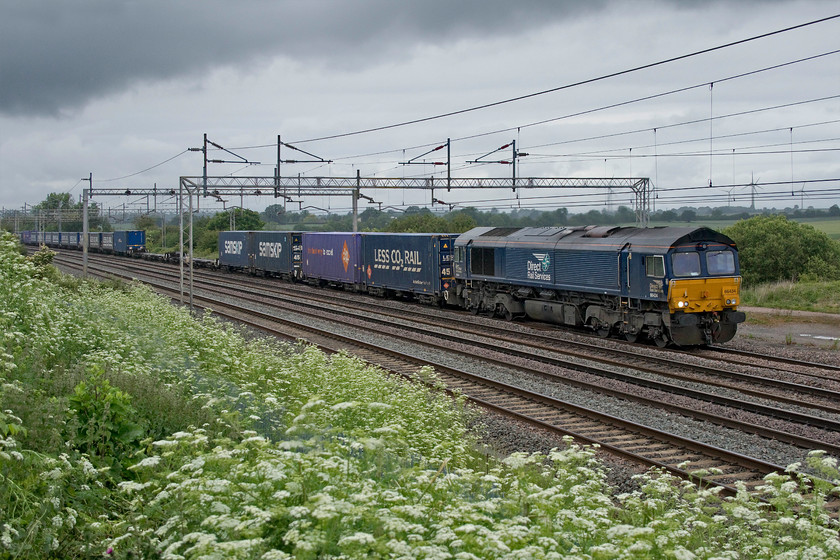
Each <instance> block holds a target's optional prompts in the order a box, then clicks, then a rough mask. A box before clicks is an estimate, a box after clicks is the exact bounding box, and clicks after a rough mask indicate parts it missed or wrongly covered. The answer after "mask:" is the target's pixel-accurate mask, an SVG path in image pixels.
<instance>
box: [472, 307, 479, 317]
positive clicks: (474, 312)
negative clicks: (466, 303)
mask: <svg viewBox="0 0 840 560" xmlns="http://www.w3.org/2000/svg"><path fill="white" fill-rule="evenodd" d="M478 311H479V307H478V306H477V305H475V306H473V307H470V313H472V314H473V315H478Z"/></svg>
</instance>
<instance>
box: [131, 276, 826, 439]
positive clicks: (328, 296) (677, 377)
mask: <svg viewBox="0 0 840 560" xmlns="http://www.w3.org/2000/svg"><path fill="white" fill-rule="evenodd" d="M138 270H140V269H138ZM197 277H198V279H199V280H198V282H199V283H201V282H202V281H207V282H212V283H214V284H215V285H226V286H228V287H231V288H234V287H236V286H239V287H247V288H248V289H253V288H254V287H255V286H259V287H260V291H261V293H262V294H263V295H265V296H272V297H273V298H277V300H278V301H282V302H284V303H287V304H293V305H303V304H310V305H312V306H314V307H318V306H323V305H329V306H332V307H335V306H336V305H341V306H342V308H343V309H344V310H345V312H346V313H347V314H352V315H354V316H362V315H364V316H366V317H368V319H369V320H371V321H377V322H379V323H380V324H386V322H387V321H388V320H394V321H397V322H399V321H400V320H403V319H404V318H405V313H406V312H405V310H404V309H399V308H394V307H393V305H391V304H390V303H389V302H382V301H380V300H376V299H373V298H371V297H368V296H364V295H359V294H347V293H344V292H337V291H332V290H330V291H325V290H313V289H311V288H308V287H301V286H293V285H290V284H282V285H281V284H278V282H276V281H271V280H268V281H266V280H262V279H259V278H253V277H242V276H240V275H235V276H234V275H220V274H210V273H199V274H198V275H197ZM374 312H375V316H374ZM378 317H381V318H385V319H378ZM490 323H492V324H487V322H484V323H482V324H481V325H480V326H477V325H476V319H475V318H474V317H473V316H471V315H467V314H464V313H458V312H451V313H446V314H445V316H443V317H442V316H440V314H435V312H434V311H433V310H430V309H429V308H427V307H425V306H420V305H415V306H412V307H411V328H414V329H415V330H417V331H418V332H423V333H427V334H428V332H429V331H428V330H427V331H423V330H422V329H421V328H420V327H418V326H415V325H426V326H427V328H428V329H430V330H432V331H437V332H438V333H450V332H451V333H453V335H452V336H457V337H458V338H463V339H468V340H470V342H471V344H474V345H481V344H482V342H480V341H481V340H485V341H486V340H488V339H489V340H490V342H485V343H483V344H484V345H485V346H487V345H494V344H495V342H494V341H498V343H499V344H495V346H496V347H497V348H498V349H501V348H505V345H509V344H516V345H518V346H519V347H521V348H526V349H528V350H520V351H518V352H516V351H514V350H510V351H509V353H511V354H519V355H522V354H524V353H527V352H528V351H531V352H546V353H551V354H553V355H557V354H559V355H562V356H564V357H566V358H568V360H566V361H565V362H564V363H560V362H561V360H559V359H557V358H554V359H553V360H551V362H552V363H554V364H557V365H564V366H565V367H569V368H572V369H577V370H579V371H586V372H591V368H585V367H582V366H578V365H576V364H577V363H578V362H579V361H580V360H585V361H587V362H597V363H600V364H602V365H604V366H611V367H614V368H622V367H630V366H629V364H632V370H633V372H634V375H633V376H629V375H621V374H617V373H609V374H605V375H607V376H609V377H611V378H613V379H621V380H623V381H625V382H628V383H636V384H639V385H644V386H647V387H654V386H656V387H657V388H658V389H664V390H666V391H668V392H673V393H678V394H684V395H688V394H690V393H691V394H693V395H694V396H695V397H696V396H698V392H697V391H691V390H690V387H691V386H692V385H696V384H701V385H702V386H703V387H708V386H715V387H719V388H721V389H726V390H730V391H732V392H737V394H738V397H737V398H738V399H742V396H743V395H749V396H751V397H754V398H755V399H757V400H764V401H770V402H775V403H780V404H784V405H788V406H791V407H796V409H799V410H802V409H815V410H821V411H824V412H828V413H835V412H836V411H837V410H838V409H840V375H838V376H837V377H836V378H832V377H830V374H826V373H823V369H822V368H821V365H820V364H804V363H802V362H797V365H800V366H802V367H800V368H799V370H798V371H796V372H791V371H787V370H785V371H784V373H785V375H786V376H790V375H791V374H792V373H796V375H798V376H799V377H801V378H802V379H801V381H800V382H791V381H785V380H782V379H778V378H774V377H772V376H768V372H769V373H770V374H772V372H773V371H779V370H780V369H781V368H780V367H778V366H774V365H770V366H768V367H759V366H749V365H745V364H742V363H738V364H732V365H731V366H727V367H720V366H711V365H704V364H701V363H690V362H688V361H687V357H692V356H693V354H692V353H691V352H684V351H656V350H653V349H646V350H647V351H648V352H647V353H645V354H641V353H640V352H639V348H638V346H636V347H632V345H631V347H628V345H626V344H622V343H619V344H614V345H611V346H610V347H605V346H604V345H602V344H601V343H600V340H599V341H598V342H597V343H596V342H580V341H574V340H568V339H565V338H563V339H559V338H557V335H556V331H555V332H551V331H543V330H541V329H533V328H527V329H526V330H525V331H524V332H520V331H517V330H513V329H512V328H511V327H510V326H508V325H506V324H505V323H503V322H500V321H492V322H490ZM497 325H502V326H497ZM537 355H539V354H534V356H537ZM692 359H693V361H694V362H698V360H697V358H696V357H694V358H692ZM705 361H706V362H709V361H711V360H710V359H708V358H706V359H705ZM790 362H791V360H783V363H790ZM734 365H737V366H738V367H739V368H741V369H742V370H746V371H741V372H739V371H737V369H736V368H735V367H733V366H734ZM830 367H831V366H826V369H828V368H830ZM635 372H642V373H646V374H653V375H655V376H658V377H663V378H668V379H671V380H673V381H674V382H677V383H679V384H681V385H682V387H679V386H678V385H672V386H671V389H668V388H667V387H665V385H664V384H656V383H653V382H650V381H648V380H645V379H644V378H641V377H639V376H638V375H635ZM814 379H816V380H825V381H827V383H823V385H827V386H820V384H819V381H818V382H817V383H813V382H810V381H811V380H814ZM704 400H706V401H708V402H718V403H722V399H720V398H716V397H709V398H705V399H704ZM747 406H748V404H747V403H745V404H744V405H743V406H742V407H741V408H745V407H747ZM753 411H755V412H759V411H763V412H764V413H767V411H768V408H767V407H763V406H762V405H757V406H755V407H753ZM770 415H771V416H778V414H772V413H771V414H770ZM788 417H790V416H788ZM805 423H811V424H812V425H821V424H822V422H821V421H819V420H815V421H813V422H811V421H808V420H807V419H805Z"/></svg>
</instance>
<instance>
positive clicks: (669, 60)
mask: <svg viewBox="0 0 840 560" xmlns="http://www.w3.org/2000/svg"><path fill="white" fill-rule="evenodd" d="M837 18H840V14H835V15H832V16H828V17H824V18H820V19H816V20H813V21H809V22H806V23H801V24H798V25H792V26H789V27H785V28H783V29H777V30H775V31H770V32H767V33H762V34H759V35H754V36H752V37H748V38H746V39H739V40H737V41H730V42H728V43H724V44H722V45H717V46H715V47H709V48H706V49H701V50H698V51H694V52H691V53H687V54H683V55H679V56H674V57H671V58H667V59H663V60H659V61H657V62H651V63H648V64H643V65H641V66H636V67H633V68H629V69H625V70H620V71H617V72H611V73H609V74H603V75H601V76H598V77H595V78H589V79H586V80H580V81H577V82H573V83H570V84H565V85H562V86H558V87H554V88H550V89H546V90H542V91H537V92H533V93H528V94H525V95H520V96H517V97H511V98H509V99H504V100H501V101H494V102H491V103H485V104H483V105H476V106H473V107H468V108H466V109H459V110H456V111H449V112H446V113H441V114H438V115H433V116H429V117H422V118H418V119H412V120H408V121H403V122H399V123H394V124H389V125H383V126H378V127H372V128H367V129H363V130H356V131H352V132H344V133H340V134H332V135H328V136H321V137H316V138H308V139H305V140H295V141H293V143H295V144H304V143H308V142H319V141H322V140H332V139H335V138H346V137H348V136H357V135H359V134H367V133H370V132H378V131H382V130H388V129H392V128H398V127H403V126H408V125H412V124H418V123H421V122H428V121H432V120H437V119H442V118H446V117H452V116H455V115H461V114H464V113H469V112H473V111H479V110H481V109H488V108H490V107H498V106H499V105H505V104H507V103H513V102H516V101H522V100H525V99H530V98H533V97H537V96H541V95H546V94H549V93H555V92H558V91H562V90H566V89H570V88H574V87H578V86H582V85H587V84H592V83H595V82H599V81H603V80H607V79H610V78H615V77H618V76H623V75H626V74H631V73H633V72H638V71H641V70H646V69H649V68H654V67H656V66H662V65H665V64H670V63H672V62H676V61H679V60H685V59H687V58H692V57H695V56H700V55H703V54H708V53H710V52H714V51H718V50H721V49H726V48H729V47H734V46H736V45H742V44H745V43H749V42H752V41H756V40H758V39H765V38H767V37H771V36H773V35H778V34H780V33H787V32H789V31H793V30H796V29H802V28H805V27H809V26H811V25H816V24H819V23H824V22H826V21H830V20H833V19H837Z"/></svg>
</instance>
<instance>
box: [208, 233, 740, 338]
mask: <svg viewBox="0 0 840 560" xmlns="http://www.w3.org/2000/svg"><path fill="white" fill-rule="evenodd" d="M219 265H220V266H222V267H226V268H228V269H232V270H234V269H235V270H247V271H249V272H251V273H263V274H268V275H277V276H280V277H284V278H287V279H289V280H292V281H302V282H307V283H310V284H315V285H320V286H324V285H331V286H335V287H341V288H343V289H347V290H352V291H357V292H366V293H370V294H374V295H378V296H382V297H403V298H413V299H417V300H419V301H421V302H424V303H431V304H438V305H447V306H454V307H459V308H462V309H466V310H469V311H471V312H473V313H484V314H489V315H495V316H499V317H503V318H505V319H507V320H512V319H515V318H519V317H526V316H527V317H529V318H531V319H534V320H536V321H542V322H550V323H557V324H562V325H569V326H575V327H584V328H589V329H592V330H594V331H595V332H596V333H598V334H599V335H600V336H602V337H608V336H611V335H617V336H623V337H625V338H626V339H627V340H630V341H634V342H635V341H637V340H651V341H653V342H654V343H655V344H657V345H659V346H666V345H668V344H674V345H677V346H694V345H704V344H711V343H718V342H727V341H729V340H731V339H732V338H733V337H734V336H735V332H736V329H737V325H738V323H741V322H743V321H744V320H745V316H744V313H743V312H741V311H738V304H739V301H740V286H741V277H740V270H739V262H738V251H737V249H736V247H735V244H734V242H733V241H732V240H731V239H729V238H728V237H726V236H725V235H723V234H720V233H718V232H715V231H713V230H710V229H708V228H703V227H701V228H690V227H683V228H678V227H657V228H633V227H597V226H588V227H539V228H491V227H480V228H474V229H472V230H470V231H468V232H466V233H464V234H461V235H452V234H402V233H393V234H389V233H310V232H304V233H301V232H244V231H231V232H221V233H220V234H219Z"/></svg>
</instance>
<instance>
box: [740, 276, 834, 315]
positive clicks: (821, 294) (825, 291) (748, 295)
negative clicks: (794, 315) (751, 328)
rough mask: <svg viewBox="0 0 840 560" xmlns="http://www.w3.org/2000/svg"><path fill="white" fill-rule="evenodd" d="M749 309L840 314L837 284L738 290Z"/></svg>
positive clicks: (774, 285) (773, 284) (776, 284)
mask: <svg viewBox="0 0 840 560" xmlns="http://www.w3.org/2000/svg"><path fill="white" fill-rule="evenodd" d="M741 303H742V304H743V305H748V306H750V305H751V306H757V307H773V308H776V309H796V310H800V311H820V312H823V313H840V281H836V280H835V281H833V282H771V283H768V284H759V285H758V286H755V287H753V288H749V287H748V288H744V289H743V290H741Z"/></svg>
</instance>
